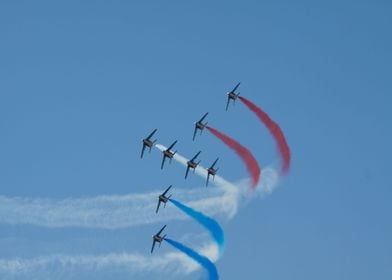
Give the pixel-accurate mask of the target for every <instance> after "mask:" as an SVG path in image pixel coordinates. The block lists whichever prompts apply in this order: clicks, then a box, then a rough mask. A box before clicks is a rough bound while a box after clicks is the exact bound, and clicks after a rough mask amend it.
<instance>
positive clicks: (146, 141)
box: [140, 129, 157, 158]
mask: <svg viewBox="0 0 392 280" xmlns="http://www.w3.org/2000/svg"><path fill="white" fill-rule="evenodd" d="M156 131H157V129H154V130H153V132H151V133H150V135H148V136H147V138H144V139H142V141H143V148H142V153H141V155H140V158H143V154H144V150H145V149H146V147H148V148H149V149H150V150H149V151H150V152H151V147H152V146H153V145H154V143H155V142H156V141H157V140H154V141H151V137H152V136H153V135H154V133H155V132H156Z"/></svg>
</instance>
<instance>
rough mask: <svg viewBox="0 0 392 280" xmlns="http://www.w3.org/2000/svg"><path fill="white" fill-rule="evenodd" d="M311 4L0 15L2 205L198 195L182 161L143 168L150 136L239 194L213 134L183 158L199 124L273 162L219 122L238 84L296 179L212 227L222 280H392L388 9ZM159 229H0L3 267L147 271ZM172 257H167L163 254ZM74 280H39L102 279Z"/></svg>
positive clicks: (124, 4) (238, 115)
mask: <svg viewBox="0 0 392 280" xmlns="http://www.w3.org/2000/svg"><path fill="white" fill-rule="evenodd" d="M54 2H56V3H54ZM318 2H319V3H316V2H315V1H295V2H294V1H219V2H215V1H214V2H213V1H195V2H194V3H189V1H186V3H185V1H166V2H164V3H163V2H162V1H63V3H59V2H58V1H3V2H1V4H0V36H1V37H0V38H1V39H0V195H1V196H5V197H22V198H49V199H64V198H83V197H93V196H97V195H104V194H118V195H123V194H129V193H143V192H147V191H151V190H156V189H164V188H165V186H167V185H169V184H172V183H173V184H175V185H176V187H178V188H198V187H201V186H203V184H204V182H203V181H202V180H201V179H200V178H198V177H197V176H191V178H190V179H189V180H187V181H184V180H183V175H184V172H185V170H184V168H183V167H182V166H180V165H178V164H175V163H174V162H173V164H172V165H170V166H169V165H168V166H167V167H168V168H167V169H165V170H164V171H161V170H160V169H159V164H160V159H161V155H160V154H159V153H158V152H157V151H154V152H153V153H151V154H149V155H148V157H146V159H145V160H143V161H141V160H140V159H139V153H140V148H141V147H140V139H141V138H142V137H144V136H145V135H146V134H148V133H149V132H150V131H151V130H152V129H153V128H158V129H159V131H158V135H157V137H158V138H159V141H160V142H161V143H162V144H166V145H168V144H170V143H171V142H172V141H173V140H175V139H178V140H179V142H178V145H177V148H178V150H179V152H181V153H182V154H184V155H186V156H188V157H190V156H192V155H193V154H194V153H195V152H197V151H198V150H199V149H201V150H203V153H202V155H201V159H202V160H203V163H204V164H206V165H207V164H208V163H209V162H211V161H212V160H213V159H215V157H216V156H220V157H221V161H220V167H221V169H220V171H221V175H223V176H224V177H226V178H227V179H229V180H232V181H235V180H238V179H241V178H244V177H246V176H247V173H246V170H245V169H244V167H243V165H242V163H241V162H240V161H239V160H238V159H237V157H236V156H235V155H233V154H232V153H231V152H230V151H229V150H228V149H227V148H226V147H224V146H223V145H221V144H220V143H219V142H218V141H217V140H216V139H214V138H213V136H212V135H209V134H208V133H206V134H204V135H203V136H202V137H200V138H198V140H197V141H196V142H195V143H193V142H192V141H191V137H192V130H193V122H194V121H196V119H197V118H199V117H200V116H201V115H202V114H203V113H205V112H207V111H209V112H210V115H209V122H210V124H211V125H213V126H215V127H217V128H219V129H221V130H222V131H224V132H226V133H228V134H230V135H232V136H234V137H235V138H237V139H238V140H240V141H241V142H242V143H243V144H244V145H246V146H248V147H249V148H250V149H251V150H252V151H253V152H254V154H255V155H256V157H257V158H258V160H259V161H260V164H261V165H262V166H266V165H268V164H271V163H274V162H276V161H277V159H278V156H277V153H276V149H275V146H274V142H273V140H272V138H271V137H270V136H269V134H268V132H267V131H266V129H264V128H263V127H262V126H261V125H260V124H259V123H258V121H257V119H256V118H255V117H254V116H253V115H252V114H251V113H250V112H248V111H247V109H246V108H245V106H243V105H242V104H240V103H238V104H236V106H235V107H232V108H230V110H229V112H227V113H226V112H224V107H225V102H226V99H225V98H226V95H225V93H226V91H228V90H230V89H231V88H232V87H233V86H234V85H235V84H236V83H237V82H238V81H241V82H242V85H241V94H243V95H244V96H246V97H247V98H249V99H250V100H252V101H254V102H255V103H256V104H258V105H259V106H261V107H262V108H263V109H265V110H266V111H267V112H268V113H269V114H270V115H271V116H272V117H273V118H274V119H275V120H276V121H278V122H279V124H280V125H281V127H282V129H283V131H284V132H285V134H286V137H287V140H288V143H289V145H290V147H291V151H292V168H291V170H290V173H289V176H288V177H287V178H286V179H285V181H284V182H283V183H282V184H281V185H280V186H279V188H278V189H277V190H276V191H275V192H274V193H273V194H272V195H270V196H268V197H265V198H264V199H258V200H253V201H252V202H251V203H249V204H248V205H246V206H244V207H242V208H241V209H240V211H239V214H238V215H237V216H236V217H235V218H234V219H233V220H231V221H222V226H223V227H224V230H225V233H226V238H227V244H226V253H225V255H224V256H223V257H222V258H221V259H220V260H219V262H218V263H217V267H218V269H219V273H220V275H221V278H222V279H225V280H231V279H233V280H234V279H241V278H240V277H244V278H243V279H270V280H272V279H303V280H308V279H309V280H310V279H312V280H313V279H319V280H323V279H328V280H329V279H356V280H362V279H391V277H392V266H391V264H392V239H391V236H392V221H391V213H392V204H391V199H392V190H391V186H392V179H391V175H390V174H391V172H390V167H391V166H390V158H391V157H392V151H391V148H390V144H391V143H392V133H391V120H392V113H391V109H390V107H391V104H392V97H391V90H392V85H391V73H392V71H391V70H392V69H391V65H392V53H391V50H392V39H391V36H390V33H391V30H392V18H391V8H392V5H391V3H390V2H388V1H318ZM1 209H2V208H1V206H0V216H1V215H4V214H2V212H1V211H2V210H1ZM158 227H159V224H155V225H150V226H141V227H133V228H129V229H121V230H102V229H82V228H77V227H75V228H73V227H72V228H60V229H49V228H45V227H39V226H33V225H13V226H11V225H8V224H0V259H3V260H4V259H12V258H34V257H38V256H45V255H53V254H68V255H84V254H105V253H110V252H134V251H137V252H139V253H143V254H146V255H147V254H148V251H149V249H150V247H149V246H150V236H151V234H153V233H154V232H155V231H156V229H157V228H158ZM193 231H195V232H197V233H201V232H203V230H202V229H201V228H200V227H198V226H197V225H194V223H192V222H190V221H187V222H175V223H173V224H172V225H170V230H169V234H170V236H171V237H172V238H177V237H180V236H182V235H184V234H187V233H191V232H193ZM172 250H173V249H172V248H170V247H169V246H168V245H167V244H165V246H162V248H161V251H159V252H157V253H158V254H163V253H164V252H170V251H172ZM84 273H85V274H83V273H80V274H78V273H76V274H75V275H73V274H68V273H67V270H63V271H62V273H59V274H57V275H50V276H48V277H49V278H48V279H101V278H97V275H96V273H94V271H89V272H88V273H87V272H84ZM89 273H91V274H89ZM91 275H93V276H91ZM89 276H91V278H89ZM155 276H156V274H153V275H149V276H148V277H147V276H146V275H143V273H141V274H139V275H136V276H131V278H129V277H130V276H129V275H127V274H126V273H125V272H124V271H121V270H120V271H119V270H118V269H116V267H113V268H111V267H109V268H107V269H106V270H105V271H104V272H102V273H101V275H98V277H107V278H106V279H108V278H110V277H116V279H147V278H149V279H153V278H154V277H155ZM199 276H200V274H199V273H196V274H190V275H189V279H198V277H199ZM175 278H176V277H174V276H167V278H166V279H175ZM18 279H19V278H18ZM21 279H31V277H30V278H21ZM40 279H46V278H45V277H44V276H42V275H41V276H40ZM102 279H104V278H102ZM178 279H182V277H179V278H178Z"/></svg>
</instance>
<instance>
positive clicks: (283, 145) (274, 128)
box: [238, 96, 291, 175]
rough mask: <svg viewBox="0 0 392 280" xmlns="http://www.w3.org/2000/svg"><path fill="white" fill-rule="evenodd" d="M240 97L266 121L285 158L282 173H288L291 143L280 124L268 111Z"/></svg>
mask: <svg viewBox="0 0 392 280" xmlns="http://www.w3.org/2000/svg"><path fill="white" fill-rule="evenodd" d="M238 98H239V99H240V100H241V101H242V102H243V103H244V104H245V105H246V106H247V107H248V108H249V109H250V110H251V111H253V112H254V113H255V114H256V115H257V117H258V118H259V119H260V120H261V121H262V122H263V123H264V125H265V126H266V127H267V128H268V130H269V132H270V133H271V134H272V136H273V137H274V138H275V141H276V144H277V145H278V149H279V152H280V155H281V157H282V160H283V165H282V170H281V172H282V174H283V175H286V174H287V172H288V171H289V168H290V160H291V153H290V148H289V145H288V144H287V142H286V138H285V137H284V134H283V132H282V130H281V129H280V127H279V125H278V124H277V123H276V122H274V121H273V120H272V119H271V118H270V117H269V116H268V115H267V113H266V112H264V111H263V110H261V109H260V108H259V107H257V106H256V105H255V104H253V103H252V102H250V101H249V100H248V99H246V98H245V97H242V96H238Z"/></svg>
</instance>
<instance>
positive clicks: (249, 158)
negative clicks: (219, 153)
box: [207, 126, 261, 189]
mask: <svg viewBox="0 0 392 280" xmlns="http://www.w3.org/2000/svg"><path fill="white" fill-rule="evenodd" d="M207 129H208V130H209V131H210V132H211V133H212V134H214V135H215V136H216V137H218V138H219V139H220V140H222V141H223V143H225V144H226V145H227V146H228V147H229V148H231V149H233V150H234V151H235V152H236V153H237V155H238V156H240V157H241V159H242V160H243V161H244V162H245V165H246V167H247V169H248V171H249V173H250V175H251V177H252V182H251V187H252V188H253V189H254V188H255V187H256V186H257V184H258V182H259V179H260V173H261V171H260V167H259V164H258V163H257V160H256V159H255V157H254V156H253V155H252V153H251V152H250V151H249V150H248V149H247V148H245V147H244V146H242V145H241V144H240V143H238V142H237V141H235V140H234V139H232V138H231V137H229V136H227V135H225V134H223V133H222V132H220V131H218V130H216V129H215V128H212V127H210V126H207Z"/></svg>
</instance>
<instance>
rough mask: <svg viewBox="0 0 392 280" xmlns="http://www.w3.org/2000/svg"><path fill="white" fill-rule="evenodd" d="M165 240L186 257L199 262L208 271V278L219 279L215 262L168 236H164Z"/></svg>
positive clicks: (211, 279)
mask: <svg viewBox="0 0 392 280" xmlns="http://www.w3.org/2000/svg"><path fill="white" fill-rule="evenodd" d="M165 240H166V241H167V242H168V243H169V244H170V245H172V246H173V247H174V248H176V249H178V250H180V251H181V252H183V253H184V254H186V255H187V256H188V257H190V258H192V259H193V260H195V261H196V262H197V263H199V264H200V265H201V266H202V267H204V268H205V269H206V270H207V271H208V274H209V279H210V280H217V279H219V276H218V270H217V269H216V266H215V264H214V263H213V262H211V261H210V260H209V259H208V258H207V257H205V256H202V255H200V254H198V253H197V252H196V251H194V250H192V249H191V248H189V247H187V246H185V245H183V244H181V243H180V242H177V241H174V240H172V239H169V238H165Z"/></svg>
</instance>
